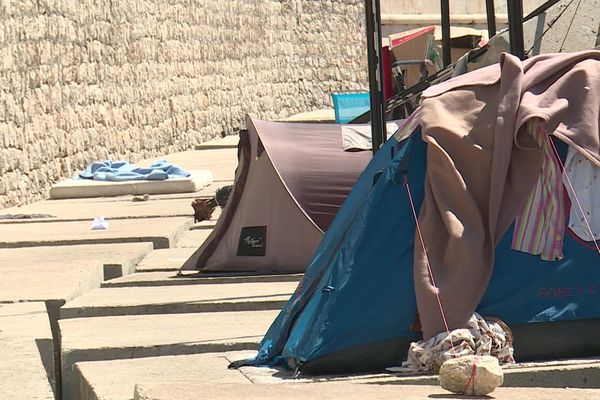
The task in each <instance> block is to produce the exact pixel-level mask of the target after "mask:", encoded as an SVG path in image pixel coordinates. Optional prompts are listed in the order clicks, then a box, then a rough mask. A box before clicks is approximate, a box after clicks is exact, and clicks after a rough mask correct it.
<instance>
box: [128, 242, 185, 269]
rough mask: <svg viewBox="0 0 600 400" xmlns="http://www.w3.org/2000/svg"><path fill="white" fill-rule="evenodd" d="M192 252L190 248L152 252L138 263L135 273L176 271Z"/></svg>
mask: <svg viewBox="0 0 600 400" xmlns="http://www.w3.org/2000/svg"><path fill="white" fill-rule="evenodd" d="M194 251H195V249H194V248H191V247H183V248H170V249H158V250H154V251H152V252H150V253H149V254H148V255H147V256H146V257H144V259H143V260H142V261H140V263H139V264H138V265H137V267H136V271H137V272H156V271H178V270H179V268H181V266H182V265H183V263H184V262H186V261H187V259H188V258H190V256H191V255H192V253H193V252H194Z"/></svg>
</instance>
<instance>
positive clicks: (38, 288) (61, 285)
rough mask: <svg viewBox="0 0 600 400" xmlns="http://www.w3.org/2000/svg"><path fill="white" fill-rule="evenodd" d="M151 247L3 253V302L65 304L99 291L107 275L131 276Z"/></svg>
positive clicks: (0, 265)
mask: <svg viewBox="0 0 600 400" xmlns="http://www.w3.org/2000/svg"><path fill="white" fill-rule="evenodd" d="M151 250H152V245H151V244H150V243H132V244H102V245H81V246H55V247H29V248H22V249H0V274H2V280H0V302H4V303H7V302H8V303H10V302H22V301H51V302H52V301H54V302H57V303H58V306H60V305H62V304H63V303H64V302H65V301H66V300H71V299H73V298H74V297H76V296H78V295H80V294H82V293H84V292H86V291H88V290H90V289H93V288H97V287H100V284H101V282H102V281H103V280H104V279H105V278H106V275H107V274H110V273H112V274H115V275H116V274H117V273H118V275H119V276H120V275H124V274H129V273H130V272H131V271H132V270H133V268H134V267H135V265H136V264H137V263H138V262H139V260H141V259H142V258H143V257H144V256H145V255H146V254H147V253H149V252H150V251H151Z"/></svg>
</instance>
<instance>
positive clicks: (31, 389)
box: [0, 302, 55, 400]
mask: <svg viewBox="0 0 600 400" xmlns="http://www.w3.org/2000/svg"><path fill="white" fill-rule="evenodd" d="M0 342H1V343H2V347H1V349H0V372H1V375H2V379H0V398H3V399H32V400H54V392H53V391H54V385H55V369H54V355H53V342H52V331H51V329H50V320H49V318H48V314H47V313H46V305H45V304H44V303H43V302H32V303H20V304H0Z"/></svg>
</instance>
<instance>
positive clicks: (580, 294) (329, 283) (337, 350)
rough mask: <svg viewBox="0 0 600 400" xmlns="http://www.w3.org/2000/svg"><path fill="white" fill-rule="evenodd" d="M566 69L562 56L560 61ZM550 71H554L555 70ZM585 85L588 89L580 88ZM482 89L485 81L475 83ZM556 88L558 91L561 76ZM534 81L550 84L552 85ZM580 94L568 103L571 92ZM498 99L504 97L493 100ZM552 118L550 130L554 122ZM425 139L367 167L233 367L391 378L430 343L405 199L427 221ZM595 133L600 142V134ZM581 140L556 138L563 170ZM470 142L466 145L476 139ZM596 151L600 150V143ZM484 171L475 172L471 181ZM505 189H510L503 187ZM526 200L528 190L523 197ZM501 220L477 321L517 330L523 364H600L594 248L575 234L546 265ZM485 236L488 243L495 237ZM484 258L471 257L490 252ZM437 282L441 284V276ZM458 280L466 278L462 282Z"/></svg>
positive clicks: (599, 290)
mask: <svg viewBox="0 0 600 400" xmlns="http://www.w3.org/2000/svg"><path fill="white" fill-rule="evenodd" d="M547 59H548V58H543V59H541V60H538V61H543V60H547ZM563 61H565V59H564V58H563V59H561V60H560V62H561V63H562V62H563ZM532 62H533V61H532ZM528 65H529V66H531V64H528ZM561 65H563V67H564V68H563V69H562V71H563V73H565V74H567V75H568V76H570V77H571V78H572V80H571V81H570V84H571V85H575V87H577V86H578V87H580V88H581V89H583V87H582V85H586V84H588V82H589V81H588V80H587V78H586V77H585V74H583V75H582V74H581V71H579V73H578V74H575V75H572V74H569V71H570V70H569V68H567V67H566V65H568V64H564V63H563V64H561ZM546 67H548V68H547V70H548V71H550V70H551V68H549V66H548V64H546ZM555 67H556V65H555ZM491 68H499V67H491ZM558 70H560V69H556V71H558ZM599 70H600V69H599ZM488 72H489V71H488ZM476 73H477V71H476V72H475V73H473V74H476ZM576 75H579V77H580V80H577V79H576V78H574V76H576ZM481 76H482V75H479V77H481ZM476 80H477V76H475V77H472V79H471V81H473V82H475V81H476ZM549 80H550V81H551V82H553V83H557V82H558V80H557V79H556V77H551V78H550V79H549ZM496 81H497V80H494V79H492V80H491V82H490V83H489V85H490V90H492V89H491V86H493V85H494V84H495V83H496ZM537 82H538V83H544V79H542V78H540V79H538V81H537ZM450 83H451V84H453V85H455V84H459V83H460V82H457V81H454V82H452V81H450ZM463 83H464V81H463ZM546 83H548V82H546ZM463 90H464V91H468V90H469V89H468V88H464V89H463ZM572 90H573V88H571V89H570V91H568V92H567V93H573V91H572ZM584 91H585V90H584ZM562 93H563V94H564V93H565V92H562ZM430 94H431V93H430ZM479 94H481V92H480V93H479ZM484 94H486V93H484ZM487 94H489V93H487ZM537 94H538V98H537V100H540V101H542V102H543V100H541V96H539V95H540V93H539V92H538V93H537ZM599 97H600V96H599ZM482 98H484V99H485V98H489V96H488V97H485V96H483V97H473V98H472V100H475V99H482ZM499 98H500V97H497V98H495V99H496V101H499ZM511 98H512V99H514V95H513V96H508V98H507V100H510V99H511ZM518 98H519V97H518V95H517V100H518ZM533 100H536V99H533ZM559 103H560V101H559ZM458 104H460V108H461V110H462V111H461V110H458V109H455V110H454V111H455V112H456V113H459V112H465V105H469V104H472V103H470V102H465V103H460V102H459V103H458ZM490 104H492V106H491V107H489V109H485V107H486V106H485V105H483V106H482V107H483V108H481V107H480V108H479V109H478V110H480V112H479V113H471V112H470V111H469V108H466V115H467V117H468V118H466V121H465V123H473V122H474V121H476V122H477V123H481V124H484V125H485V121H486V119H487V121H489V118H490V115H493V116H495V114H494V113H495V112H497V110H498V107H497V106H495V105H494V104H495V103H494V102H493V101H492V102H491V103H490ZM574 104H575V105H577V102H575V103H574ZM594 104H595V103H593V102H592V108H593V107H596V108H595V113H594V112H591V111H590V114H589V115H588V116H587V117H589V116H591V117H592V118H597V117H598V105H594ZM580 111H582V110H581V109H578V108H577V107H575V108H574V113H575V115H574V114H572V113H570V112H564V113H562V114H561V115H563V118H562V122H561V118H560V117H558V116H556V119H555V120H554V121H555V122H556V124H554V125H553V126H552V128H556V127H557V126H573V125H569V124H565V122H566V121H572V123H573V124H575V125H577V122H578V121H579V123H583V121H584V120H585V118H587V117H586V116H581V117H579V119H578V117H577V113H578V112H580ZM421 112H423V111H422V110H421ZM486 113H487V114H486ZM546 115H547V116H548V117H549V119H548V120H552V115H551V114H546ZM538 116H539V114H538ZM438 118H439V121H440V123H439V129H445V128H446V127H447V125H446V124H445V121H447V120H448V118H449V117H448V113H447V111H445V112H444V113H441V114H440V115H439V116H438ZM424 120H425V122H426V123H427V124H429V125H427V130H428V131H427V132H431V129H430V127H431V125H430V124H431V123H432V122H431V121H434V118H433V117H428V116H426V117H425V118H424ZM495 122H496V121H494V123H495ZM500 122H502V121H500ZM442 123H444V124H442ZM561 124H562V125H561ZM578 126H579V127H581V126H585V124H582V125H578ZM517 127H518V125H517ZM488 128H489V127H488ZM484 131H487V132H489V135H490V136H492V137H493V127H492V128H490V129H487V130H486V129H484V128H482V132H484ZM427 132H426V131H425V130H423V131H421V128H419V129H417V130H416V131H415V132H414V133H413V134H412V135H411V136H410V137H409V138H408V139H406V140H405V141H403V142H401V143H394V140H393V139H392V140H390V141H388V143H386V145H385V146H384V148H383V150H382V151H381V152H380V153H378V155H377V156H376V157H375V158H374V159H373V160H372V161H371V163H370V164H369V165H368V166H367V167H366V169H365V171H364V172H363V174H362V175H361V177H360V179H359V180H358V182H357V184H356V186H355V188H354V189H353V191H352V192H351V194H350V196H349V197H348V199H347V200H346V202H345V203H344V206H343V208H342V209H341V210H340V212H339V213H338V215H337V216H336V218H335V219H334V221H333V223H332V225H331V227H330V229H329V230H328V232H327V233H326V235H325V236H324V238H323V240H322V241H321V243H320V245H319V247H318V249H317V251H316V254H315V257H314V258H313V259H312V261H311V263H310V264H309V266H308V268H307V271H306V273H305V276H304V278H303V280H302V281H301V282H300V284H299V286H298V288H297V290H296V292H295V293H294V295H293V296H292V298H291V299H290V300H289V302H288V303H287V304H286V305H285V306H284V308H283V309H282V311H281V313H280V314H279V316H278V317H277V318H276V319H275V321H274V322H273V324H272V325H271V327H270V328H269V330H268V332H267V334H266V335H265V337H264V339H263V340H262V342H261V344H260V346H259V352H258V355H257V357H256V358H255V359H252V360H245V361H242V362H240V363H237V364H234V366H239V365H283V366H286V367H288V368H292V369H297V370H298V371H300V372H302V373H307V374H310V373H345V372H364V371H370V370H377V369H383V368H385V367H387V366H390V365H397V364H398V363H400V362H401V361H403V359H404V358H405V356H406V351H407V348H408V345H409V343H410V342H411V341H414V340H419V339H420V338H421V337H422V336H421V332H420V326H419V324H418V322H419V320H420V317H421V316H420V315H419V314H418V313H417V301H416V292H415V281H414V279H413V276H414V275H413V266H414V255H415V248H416V247H417V246H416V245H415V227H416V225H415V220H414V218H413V215H412V210H411V205H410V201H409V198H408V195H407V189H408V188H410V193H411V195H412V199H413V201H414V204H415V207H416V211H417V213H421V215H422V212H423V211H422V206H423V204H424V198H426V196H427V191H428V190H431V187H429V189H428V186H427V185H428V183H427V181H426V175H427V174H429V173H430V171H428V168H429V167H430V166H431V163H430V160H429V157H430V156H432V154H433V157H439V155H438V154H436V153H435V152H436V151H437V148H435V146H434V150H431V148H432V145H431V140H430V138H431V136H429V135H427ZM508 132H509V134H507V135H506V136H508V137H509V138H511V139H510V142H512V138H513V137H514V135H513V132H514V130H513V129H512V128H511V129H509V130H508ZM594 132H596V133H595V134H596V137H597V131H594ZM422 135H423V137H424V139H425V140H423V139H422V138H421V136H422ZM574 137H575V136H573V135H571V134H570V133H569V132H567V131H565V130H560V129H559V134H555V138H554V139H552V140H553V142H554V143H555V145H556V147H557V148H558V152H559V154H560V157H561V159H562V160H563V161H564V158H565V157H566V153H567V149H568V146H570V145H572V144H573V140H570V139H572V138H574ZM586 137H587V136H586ZM503 139H504V138H503ZM463 140H464V141H468V138H465V139H463ZM488 140H489V139H488ZM438 143H440V141H438ZM441 143H442V144H443V145H445V147H444V148H451V147H452V146H451V145H449V143H448V142H443V141H441ZM450 144H455V143H454V142H452V143H450ZM587 146H588V147H590V146H591V147H593V146H594V140H593V138H592V139H590V141H588V142H587ZM483 148H485V147H484V146H482V149H483ZM509 148H510V147H509ZM390 149H392V150H394V149H396V150H397V151H393V152H392V153H393V154H394V156H393V158H392V159H391V161H390V159H389V158H388V157H389V156H388V154H389V152H388V151H389V150H390ZM488 149H489V147H488ZM509 154H510V153H509ZM513 156H514V154H513ZM521 156H522V157H526V156H527V155H526V154H522V155H521ZM482 157H484V156H482ZM485 157H488V155H485ZM488 164H489V161H488ZM515 165H517V164H515ZM521 165H527V164H526V163H524V164H521ZM474 166H477V168H473V167H474ZM478 168H479V165H478V164H477V163H472V164H471V169H473V170H477V169H478ZM484 169H485V168H484ZM488 170H489V166H488ZM475 172H476V171H474V172H471V174H472V176H474V177H476V173H475ZM519 173H524V171H517V170H510V171H509V176H510V177H511V178H514V175H515V174H519ZM538 174H539V170H538ZM486 179H489V175H488V176H487V177H483V178H481V180H483V181H484V183H483V185H487V186H488V188H489V190H490V191H491V190H498V189H499V188H498V187H494V182H491V183H489V182H488V183H485V180H486ZM406 183H408V185H406ZM469 184H470V186H469V189H471V190H472V189H473V187H477V188H479V186H477V185H478V184H479V185H481V184H482V183H481V182H478V181H473V182H469ZM496 184H498V185H506V184H505V183H504V181H500V182H499V183H496ZM463 190H464V188H463ZM521 190H522V191H524V192H526V193H527V192H528V191H527V190H524V189H523V187H521ZM482 196H483V197H485V194H484V195H482ZM471 201H473V200H471ZM517 208H518V207H517ZM498 212H499V210H496V211H491V212H489V214H493V213H496V217H495V218H497V219H498V217H497V213H498ZM486 216H487V214H486ZM503 218H506V219H507V220H508V222H507V226H506V227H505V228H502V229H499V230H498V231H497V232H499V233H498V235H497V239H496V240H494V241H493V243H492V244H491V251H492V253H493V254H492V256H491V257H490V259H491V260H492V261H493V268H490V273H491V276H490V278H489V281H487V282H484V283H485V284H484V287H483V290H482V296H481V298H480V300H479V301H478V303H477V304H476V309H475V311H476V312H477V313H479V314H480V315H482V316H483V317H496V318H500V319H501V320H502V321H504V322H505V323H507V324H508V326H509V327H510V328H511V330H512V333H513V337H514V346H515V358H516V360H517V361H527V360H535V359H538V360H539V359H552V358H559V357H579V356H593V355H599V354H600V343H599V342H598V341H597V332H598V329H600V301H598V300H599V296H600V268H599V266H600V255H599V254H598V253H597V251H596V249H595V248H594V247H593V246H589V243H585V242H582V241H581V240H580V239H578V238H577V237H576V236H575V235H573V234H572V233H571V232H567V234H565V238H564V241H563V252H564V258H563V259H561V260H555V261H544V260H542V259H541V258H540V257H538V256H534V255H531V254H527V253H523V252H520V251H515V250H512V249H511V242H512V236H513V229H514V226H513V225H512V221H510V217H506V216H504V217H503ZM503 223H504V222H503ZM484 235H487V238H490V234H489V233H486V231H484ZM432 238H433V239H432ZM426 240H427V245H428V246H431V245H432V244H433V245H438V244H439V243H435V242H434V243H432V240H435V237H428V238H427V239H426ZM482 249H483V248H477V249H467V250H469V251H472V252H473V251H478V252H482ZM453 250H454V249H451V250H450V251H453ZM436 278H437V279H438V280H439V279H440V275H439V274H438V275H436ZM445 279H446V280H447V277H444V276H442V277H441V280H442V281H444V280H445ZM456 279H464V276H460V277H458V278H456ZM460 295H461V294H459V296H460ZM445 300H446V299H444V300H443V301H445ZM437 310H438V312H439V309H437Z"/></svg>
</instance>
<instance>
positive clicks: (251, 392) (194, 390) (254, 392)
mask: <svg viewBox="0 0 600 400" xmlns="http://www.w3.org/2000/svg"><path fill="white" fill-rule="evenodd" d="M200 394H201V397H202V398H205V399H211V400H246V399H261V400H281V399H286V400H307V399H315V400H316V399H319V400H338V399H345V400H364V399H369V400H389V399H402V400H423V399H442V400H452V399H497V400H556V399H561V400H597V399H598V395H599V393H598V391H596V390H590V389H547V388H535V389H531V388H505V387H500V388H498V389H496V390H495V391H494V392H492V393H491V394H490V396H489V397H488V396H483V397H473V396H461V395H456V394H453V393H450V392H447V391H445V390H444V389H442V388H440V387H431V386H429V387H428V386H414V385H413V386H397V385H388V384H382V385H378V384H355V383H351V382H346V383H331V382H322V383H292V382H290V383H286V384H281V385H269V384H254V385H252V384H243V383H221V384H212V383H209V382H206V383H204V382H197V383H189V384H185V385H179V384H177V383H172V382H167V383H161V382H157V381H149V382H146V383H138V384H137V385H136V388H135V395H134V400H196V399H198V398H200V397H199V396H200Z"/></svg>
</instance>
